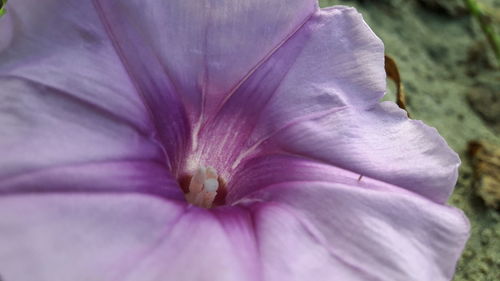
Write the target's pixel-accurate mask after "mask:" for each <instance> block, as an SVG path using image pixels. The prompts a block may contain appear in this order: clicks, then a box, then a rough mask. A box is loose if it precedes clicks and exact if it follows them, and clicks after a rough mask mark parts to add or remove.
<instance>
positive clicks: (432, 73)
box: [320, 0, 500, 281]
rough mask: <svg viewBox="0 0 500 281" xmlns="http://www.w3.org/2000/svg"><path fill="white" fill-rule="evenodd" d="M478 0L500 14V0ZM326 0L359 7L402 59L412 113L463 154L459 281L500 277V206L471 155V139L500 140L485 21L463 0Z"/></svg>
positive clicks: (457, 198)
mask: <svg viewBox="0 0 500 281" xmlns="http://www.w3.org/2000/svg"><path fill="white" fill-rule="evenodd" d="M479 1H480V2H481V3H483V4H484V5H485V6H486V7H488V10H489V11H491V13H492V14H493V15H496V16H497V19H498V15H499V14H500V12H499V11H500V0H479ZM320 4H321V6H322V7H326V6H331V5H337V4H341V5H347V6H355V7H356V8H357V9H358V10H359V11H360V12H361V13H362V14H363V16H364V18H365V20H366V21H367V22H368V24H369V25H370V26H371V27H372V29H373V30H374V31H375V33H376V34H377V35H378V36H379V37H380V38H382V40H383V41H384V43H385V46H386V53H387V54H388V55H390V56H391V57H393V58H394V59H395V60H396V62H397V64H398V67H399V70H400V72H401V76H402V79H403V83H404V87H405V89H406V94H407V102H408V111H409V112H410V114H411V116H412V117H413V118H414V119H421V120H423V121H424V122H425V123H427V124H429V125H431V126H433V127H436V128H437V129H438V130H439V132H440V133H441V135H443V136H444V138H445V139H446V140H447V142H448V143H449V145H450V146H451V147H452V148H453V149H454V150H455V151H457V152H458V153H459V154H460V157H461V159H462V166H461V167H460V177H459V180H458V184H457V187H456V190H455V192H454V194H453V196H452V197H451V199H450V201H449V203H450V204H452V205H454V206H456V207H458V208H460V209H462V210H464V212H465V213H466V215H467V216H468V217H469V219H470V221H471V225H472V230H471V238H470V240H469V242H468V244H467V247H466V250H465V251H464V254H463V257H462V259H461V260H460V262H459V264H458V268H457V273H456V276H455V279H454V280H455V281H462V280H467V281H469V280H470V281H498V280H500V211H499V210H495V209H494V208H491V207H487V206H486V205H485V204H484V201H483V200H482V199H481V198H480V197H479V196H477V195H476V192H475V187H474V184H473V182H474V178H473V169H472V161H471V160H470V159H469V157H468V154H467V146H468V143H469V142H470V141H472V140H478V139H481V140H487V141H489V142H492V143H496V144H500V71H498V70H495V59H494V57H493V53H492V51H491V49H490V48H489V45H487V41H486V39H485V36H484V34H483V33H482V32H481V29H480V28H479V25H478V23H477V22H476V21H475V20H474V19H473V18H472V17H471V16H470V15H469V13H468V10H467V9H466V8H465V5H464V4H463V1H462V0H357V1H355V0H350V1H349V0H320ZM497 27H498V28H497V31H500V26H497ZM392 92H393V91H392ZM387 99H394V95H393V94H391V93H389V94H388V96H387Z"/></svg>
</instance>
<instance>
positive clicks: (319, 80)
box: [199, 7, 385, 174]
mask: <svg viewBox="0 0 500 281" xmlns="http://www.w3.org/2000/svg"><path fill="white" fill-rule="evenodd" d="M383 49H384V48H383V44H382V42H381V41H380V39H378V38H377V37H376V36H375V34H374V33H373V32H372V31H371V29H370V28H369V27H368V26H367V25H366V23H365V22H364V21H363V19H362V17H361V15H360V14H359V13H357V12H356V10H354V9H351V8H346V7H335V8H332V9H327V10H322V11H321V12H317V13H316V14H314V15H313V16H312V17H311V18H310V19H309V21H308V22H307V23H305V24H304V25H303V26H302V27H301V28H300V29H299V30H298V31H297V32H296V33H295V34H294V35H293V36H292V37H290V38H289V39H288V40H287V41H286V42H285V43H284V44H283V45H282V46H281V47H280V48H279V49H278V50H277V51H276V52H275V53H274V54H273V55H272V56H270V57H269V58H268V59H267V60H266V61H265V62H264V63H263V64H262V65H261V66H260V67H259V68H258V69H257V70H256V71H255V72H254V73H253V74H252V75H251V76H250V77H249V78H248V79H247V80H246V81H245V82H244V83H243V84H241V86H240V87H239V88H238V89H237V90H236V91H235V92H234V94H233V95H232V96H231V97H230V98H229V99H228V100H227V102H226V103H225V105H224V107H223V108H222V109H221V110H220V111H219V112H218V115H217V116H215V118H214V119H213V120H211V121H210V123H209V124H207V125H206V126H205V127H204V128H202V131H201V132H200V139H201V140H200V143H201V144H202V147H201V149H200V152H199V154H200V157H202V158H203V157H204V158H205V159H202V162H206V161H209V160H210V159H211V158H212V159H216V160H217V161H213V162H215V163H211V165H213V166H214V167H216V168H217V169H218V170H220V171H223V170H231V168H232V167H233V168H234V166H235V165H237V164H238V162H239V161H240V160H241V153H242V151H243V154H244V155H246V154H250V153H251V152H252V150H253V149H254V148H255V146H258V145H259V144H260V143H262V142H265V141H266V140H267V138H269V137H270V135H272V134H273V133H275V132H276V131H277V130H280V129H282V128H284V127H286V126H288V125H290V124H291V123H293V122H297V121H299V120H304V119H312V118H315V117H317V116H318V115H320V114H324V113H325V112H330V111H333V110H338V109H339V108H343V107H346V106H351V107H359V108H367V107H370V106H373V105H374V104H375V103H376V102H378V100H379V99H380V98H381V97H382V96H383V94H384V91H385V71H384V50H383ZM235 132H237V133H235ZM203 145H204V146H205V147H203ZM214 155H215V156H214ZM238 157H240V158H238ZM228 174H230V172H228Z"/></svg>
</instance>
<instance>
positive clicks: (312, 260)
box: [252, 204, 375, 281]
mask: <svg viewBox="0 0 500 281" xmlns="http://www.w3.org/2000/svg"><path fill="white" fill-rule="evenodd" d="M252 211H253V217H254V221H255V235H256V239H257V240H258V241H259V248H258V250H259V254H260V258H261V259H260V261H261V266H262V270H261V272H262V279H260V280H263V281H281V280H287V281H288V280H290V281H305V280H315V281H316V280H317V281H329V280H349V281H367V280H375V279H373V278H371V277H372V276H373V275H372V274H371V273H366V272H362V271H360V270H359V269H358V266H357V265H356V264H354V265H353V264H348V263H346V262H345V261H343V260H342V258H341V257H338V256H336V255H335V253H334V252H333V251H331V250H330V249H329V248H328V245H325V242H324V241H322V240H321V239H320V238H319V235H318V234H316V233H315V231H314V228H313V227H310V226H308V225H307V224H305V223H304V221H306V219H305V218H304V217H303V216H302V215H300V214H298V213H297V212H295V211H294V210H293V209H292V208H290V207H288V206H284V205H280V204H258V205H254V206H253V207H252Z"/></svg>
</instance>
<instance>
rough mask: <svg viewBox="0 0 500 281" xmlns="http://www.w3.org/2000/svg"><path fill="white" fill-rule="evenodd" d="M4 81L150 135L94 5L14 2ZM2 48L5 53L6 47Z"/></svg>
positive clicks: (4, 23) (1, 56)
mask: <svg viewBox="0 0 500 281" xmlns="http://www.w3.org/2000/svg"><path fill="white" fill-rule="evenodd" d="M7 5H8V9H9V12H8V13H7V14H6V15H5V16H4V17H2V19H1V20H0V26H1V28H2V34H4V33H3V31H5V32H6V33H7V34H10V35H11V36H7V37H6V38H4V37H3V36H2V42H1V43H0V76H1V77H6V76H7V77H13V76H14V77H19V78H21V79H25V80H29V81H32V82H34V83H38V84H41V85H44V86H46V87H50V88H54V89H57V90H59V91H61V92H64V93H65V94H66V95H67V96H69V97H68V98H73V100H81V102H82V103H88V104H89V105H90V104H92V106H95V107H96V109H97V108H98V109H100V110H102V111H107V112H109V114H112V115H115V116H116V117H119V118H122V119H124V120H126V121H127V122H130V123H133V124H134V125H135V126H137V127H138V128H140V129H142V130H144V131H148V130H150V127H151V125H150V124H149V120H148V116H147V113H146V111H145V110H144V105H143V104H142V101H141V100H140V98H139V96H138V95H137V93H136V91H135V88H134V86H133V84H132V83H131V81H130V78H129V77H128V75H127V73H126V71H125V69H124V68H123V66H122V64H121V62H120V59H119V57H118V56H117V55H116V53H115V50H114V49H113V47H112V44H111V42H110V41H109V39H108V37H107V35H106V33H105V32H104V26H102V25H101V24H100V23H99V18H98V16H97V14H96V12H95V11H94V10H93V6H92V5H91V4H90V1H75V0H73V1H63V0H48V1H44V2H43V3H42V2H40V1H35V0H18V1H10V2H9V3H8V4H7ZM2 45H3V48H2Z"/></svg>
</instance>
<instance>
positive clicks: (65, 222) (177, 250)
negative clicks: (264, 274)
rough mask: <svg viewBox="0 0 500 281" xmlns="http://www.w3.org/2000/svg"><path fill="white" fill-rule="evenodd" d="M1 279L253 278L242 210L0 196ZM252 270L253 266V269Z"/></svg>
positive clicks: (118, 199) (130, 198) (125, 199)
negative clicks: (212, 210) (216, 210)
mask: <svg viewBox="0 0 500 281" xmlns="http://www.w3.org/2000/svg"><path fill="white" fill-rule="evenodd" d="M0 213H1V214H2V216H0V261H1V262H0V272H1V275H2V277H3V278H4V279H5V280H16V281H24V280H26V281H31V280H33V276H36V278H37V280H39V281H53V280H73V281H78V280H82V281H84V280H85V281H92V280H96V281H97V280H128V281H133V280H141V281H153V280H158V279H162V280H163V279H165V278H167V279H171V278H173V279H175V280H176V281H189V280H201V281H203V280H207V281H208V280H221V281H222V280H243V281H244V280H259V279H258V278H257V276H256V275H255V274H258V266H259V264H258V260H257V259H256V257H255V255H256V252H255V249H256V247H255V240H254V237H253V232H252V230H251V227H252V224H251V220H250V216H249V215H248V212H247V211H246V210H243V209H241V210H239V209H233V210H232V211H230V212H227V211H223V210H222V211H221V210H219V211H218V214H214V213H211V212H210V211H208V210H205V209H200V208H196V207H191V208H189V207H188V208H187V209H186V206H185V205H183V204H178V203H174V202H173V201H168V200H162V199H158V198H157V197H151V196H144V195H137V194H136V195H130V194H129V195H124V194H122V195H118V194H111V195H105V194H100V195H82V194H79V195H78V194H65V195H40V194H37V195H23V196H4V197H0ZM256 267H257V268H256Z"/></svg>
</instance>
